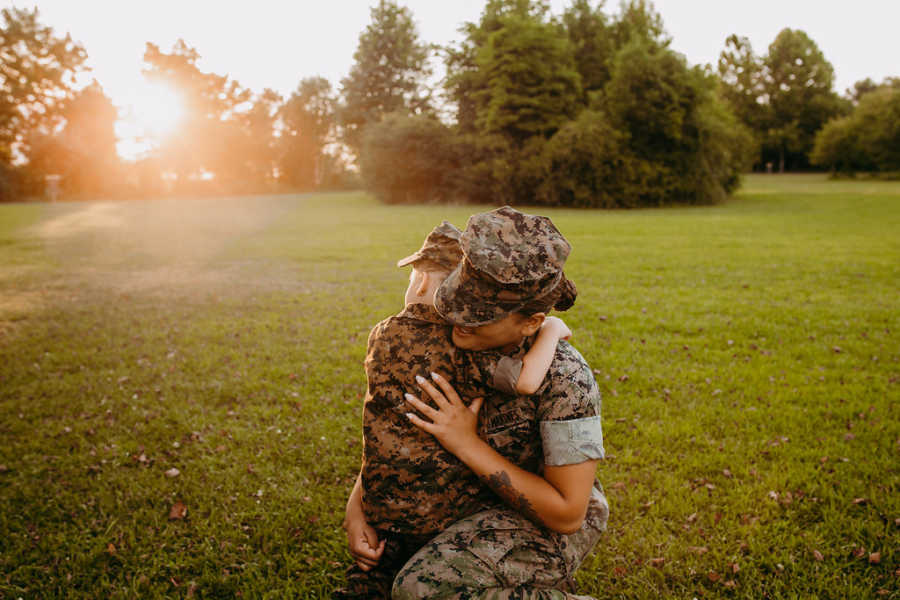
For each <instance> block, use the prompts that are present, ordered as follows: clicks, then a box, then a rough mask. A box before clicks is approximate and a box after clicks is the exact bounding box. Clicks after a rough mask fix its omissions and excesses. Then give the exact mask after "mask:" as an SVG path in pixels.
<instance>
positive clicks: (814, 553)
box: [812, 550, 825, 562]
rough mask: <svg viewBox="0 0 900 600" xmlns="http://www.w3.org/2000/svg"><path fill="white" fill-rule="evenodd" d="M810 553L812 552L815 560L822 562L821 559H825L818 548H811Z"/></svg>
mask: <svg viewBox="0 0 900 600" xmlns="http://www.w3.org/2000/svg"><path fill="white" fill-rule="evenodd" d="M812 553H813V558H815V559H816V560H817V561H819V562H822V561H823V560H825V557H824V556H822V553H821V552H819V551H818V550H813V552H812Z"/></svg>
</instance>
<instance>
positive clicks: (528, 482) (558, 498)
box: [457, 439, 596, 533]
mask: <svg viewBox="0 0 900 600" xmlns="http://www.w3.org/2000/svg"><path fill="white" fill-rule="evenodd" d="M457 457H458V458H459V459H460V460H461V461H462V462H464V463H465V464H466V465H467V466H468V467H469V468H470V469H471V470H472V471H473V472H474V473H475V474H476V475H478V477H479V478H480V479H481V480H482V481H483V482H484V483H485V484H486V485H488V486H489V487H490V488H491V489H492V490H494V492H496V493H497V495H499V496H500V497H501V498H503V500H504V501H505V502H506V503H507V504H508V505H509V506H510V507H512V508H514V509H516V510H517V511H518V512H519V513H520V514H522V515H523V516H525V517H527V518H528V519H531V520H532V521H535V522H536V523H539V524H541V525H544V526H546V527H548V528H550V529H552V530H554V531H558V532H559V533H573V532H575V531H577V530H578V529H579V528H580V527H581V523H582V521H584V515H585V513H586V511H587V504H588V499H589V496H590V485H591V484H592V483H593V474H594V471H595V468H596V467H595V465H596V463H595V462H594V461H589V462H590V463H591V464H590V465H589V466H587V467H582V468H580V469H565V468H563V471H562V473H563V477H562V478H561V481H560V483H561V485H559V487H556V486H554V485H553V484H551V483H550V482H549V481H548V480H547V479H544V478H543V477H541V476H539V475H536V474H534V473H531V472H529V471H526V470H525V469H522V468H521V467H518V466H516V465H515V464H513V463H512V462H510V461H509V460H507V459H506V458H505V457H503V456H502V455H501V454H499V453H498V452H497V451H496V450H494V449H493V448H491V447H490V446H489V445H488V444H487V443H486V442H484V440H481V439H479V443H478V444H472V445H471V446H469V447H467V448H464V449H460V450H459V454H458V455H457ZM580 466H581V465H572V467H580ZM557 469H559V468H557ZM582 471H583V472H585V473H587V477H588V481H589V482H590V483H589V484H588V485H587V486H585V485H583V484H582V485H579V484H578V483H579V482H578V481H570V479H572V478H573V477H574V478H575V479H576V480H578V479H584V478H585V477H584V476H583V475H582V474H581V472H582ZM557 473H559V472H557ZM566 473H568V475H569V477H566V476H565V474H566Z"/></svg>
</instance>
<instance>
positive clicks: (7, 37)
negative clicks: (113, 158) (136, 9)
mask: <svg viewBox="0 0 900 600" xmlns="http://www.w3.org/2000/svg"><path fill="white" fill-rule="evenodd" d="M38 16H39V15H38V11H37V9H34V10H31V11H29V10H24V9H18V8H4V9H2V10H0V199H2V198H5V197H6V196H8V195H9V193H10V192H11V191H12V190H13V188H14V187H15V186H14V182H12V181H11V180H12V178H13V177H12V175H13V171H12V163H13V162H14V161H15V160H16V159H17V158H22V156H27V154H28V148H27V145H28V139H29V137H31V136H30V134H32V133H34V132H35V131H41V130H43V131H49V130H51V129H53V127H54V126H56V125H57V124H58V123H59V120H60V119H61V115H60V113H61V110H62V108H63V106H64V105H65V103H66V101H67V100H70V99H71V98H72V97H73V95H74V85H75V75H76V74H77V73H78V72H79V71H81V70H83V63H84V61H85V59H86V58H87V53H86V52H85V51H84V48H83V47H82V46H81V45H80V44H78V43H76V42H74V41H73V40H72V38H71V37H70V36H69V35H68V34H67V35H66V36H64V37H60V36H58V35H56V34H55V33H54V31H53V29H51V28H50V27H47V26H45V25H42V24H41V23H40V21H39V19H38ZM4 190H5V192H4Z"/></svg>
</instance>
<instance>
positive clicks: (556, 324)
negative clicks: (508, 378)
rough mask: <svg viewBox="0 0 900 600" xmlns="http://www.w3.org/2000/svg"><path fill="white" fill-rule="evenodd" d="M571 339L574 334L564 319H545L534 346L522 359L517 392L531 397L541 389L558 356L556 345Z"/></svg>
mask: <svg viewBox="0 0 900 600" xmlns="http://www.w3.org/2000/svg"><path fill="white" fill-rule="evenodd" d="M570 337H572V332H571V330H569V327H568V326H567V325H566V324H565V323H564V322H563V320H562V319H559V318H557V317H547V318H546V319H544V324H543V325H541V330H540V331H539V332H538V336H537V339H536V340H535V341H534V345H532V346H531V349H530V350H528V352H527V353H526V354H525V356H523V357H522V372H521V373H520V374H519V379H518V380H517V381H516V392H518V393H519V394H524V395H530V394H533V393H535V392H536V391H537V389H538V388H539V387H541V382H542V381H544V377H546V376H547V370H548V369H549V368H550V363H552V362H553V356H554V354H556V345H557V344H558V343H559V340H567V339H569V338H570Z"/></svg>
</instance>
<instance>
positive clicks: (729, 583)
mask: <svg viewBox="0 0 900 600" xmlns="http://www.w3.org/2000/svg"><path fill="white" fill-rule="evenodd" d="M722 585H724V586H725V587H727V588H728V589H729V590H733V589H734V588H736V587H737V582H736V581H735V580H734V579H729V580H728V581H726V582H725V583H723V584H722Z"/></svg>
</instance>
